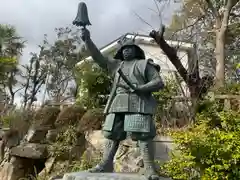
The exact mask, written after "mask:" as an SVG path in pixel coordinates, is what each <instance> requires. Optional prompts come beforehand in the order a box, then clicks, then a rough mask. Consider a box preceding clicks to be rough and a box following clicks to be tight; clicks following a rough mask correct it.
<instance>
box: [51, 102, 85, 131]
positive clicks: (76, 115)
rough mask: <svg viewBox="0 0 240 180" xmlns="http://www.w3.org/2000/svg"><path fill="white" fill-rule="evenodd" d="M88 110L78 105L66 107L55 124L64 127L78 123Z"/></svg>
mask: <svg viewBox="0 0 240 180" xmlns="http://www.w3.org/2000/svg"><path fill="white" fill-rule="evenodd" d="M85 112H86V110H85V109H84V108H83V107H81V106H78V105H72V106H69V107H66V108H64V109H63V110H62V111H61V112H60V113H59V115H58V117H57V120H56V121H55V126H56V127H57V128H58V127H64V126H69V125H71V126H72V125H76V124H78V122H79V121H80V119H81V118H82V116H83V115H84V113H85Z"/></svg>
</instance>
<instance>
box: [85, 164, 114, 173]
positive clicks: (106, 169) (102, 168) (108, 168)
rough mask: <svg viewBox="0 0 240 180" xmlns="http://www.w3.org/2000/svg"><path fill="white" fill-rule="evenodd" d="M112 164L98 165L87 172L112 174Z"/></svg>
mask: <svg viewBox="0 0 240 180" xmlns="http://www.w3.org/2000/svg"><path fill="white" fill-rule="evenodd" d="M113 170H114V168H113V164H112V165H101V164H98V165H96V166H95V167H93V168H91V169H89V170H88V172H91V173H111V172H113Z"/></svg>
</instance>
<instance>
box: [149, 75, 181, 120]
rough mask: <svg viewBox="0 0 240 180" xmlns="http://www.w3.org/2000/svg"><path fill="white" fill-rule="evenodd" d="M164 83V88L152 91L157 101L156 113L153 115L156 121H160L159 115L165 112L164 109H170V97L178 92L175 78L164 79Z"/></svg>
mask: <svg viewBox="0 0 240 180" xmlns="http://www.w3.org/2000/svg"><path fill="white" fill-rule="evenodd" d="M164 83H165V87H164V89H162V90H161V91H159V92H156V93H154V96H155V98H156V99H157V101H158V107H157V113H156V115H155V117H156V120H157V121H160V120H161V117H162V116H163V115H164V114H166V111H168V110H169V109H171V107H172V101H173V100H172V99H171V98H172V97H174V96H177V95H178V94H179V91H178V89H179V88H178V85H177V82H176V80H173V79H166V81H165V82H164Z"/></svg>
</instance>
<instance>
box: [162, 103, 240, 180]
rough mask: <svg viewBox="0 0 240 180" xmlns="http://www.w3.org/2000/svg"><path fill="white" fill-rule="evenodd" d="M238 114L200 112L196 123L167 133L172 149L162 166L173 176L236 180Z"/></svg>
mask: <svg viewBox="0 0 240 180" xmlns="http://www.w3.org/2000/svg"><path fill="white" fill-rule="evenodd" d="M239 135H240V113H239V112H235V111H228V112H226V111H219V112H217V110H216V109H214V108H212V111H211V112H210V110H208V111H207V112H206V111H204V112H202V113H201V114H199V115H198V117H197V124H195V125H191V126H189V127H187V128H186V129H184V130H178V131H174V132H172V133H171V136H172V137H173V139H174V140H175V143H176V149H175V151H174V152H173V153H172V159H171V160H170V161H169V162H168V163H167V164H165V165H164V167H163V168H164V169H165V170H167V174H168V175H169V176H171V177H173V179H179V180H185V179H186V180H188V179H204V180H207V179H231V180H234V179H236V180H237V179H239V178H240V173H239V170H240V148H239V147H240V141H239Z"/></svg>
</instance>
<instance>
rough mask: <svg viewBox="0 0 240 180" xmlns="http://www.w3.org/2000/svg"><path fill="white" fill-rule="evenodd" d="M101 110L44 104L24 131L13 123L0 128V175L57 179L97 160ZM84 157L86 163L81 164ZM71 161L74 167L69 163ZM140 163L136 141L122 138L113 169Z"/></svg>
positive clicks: (10, 179) (132, 168)
mask: <svg viewBox="0 0 240 180" xmlns="http://www.w3.org/2000/svg"><path fill="white" fill-rule="evenodd" d="M101 112H102V110H100V109H99V110H89V111H87V112H85V110H84V109H82V108H80V107H76V106H74V105H73V106H72V107H67V108H65V109H63V110H62V111H61V112H60V110H59V109H58V108H56V107H48V108H43V109H41V110H39V111H38V112H37V113H35V115H34V117H33V119H34V120H33V122H32V123H31V125H30V126H29V128H28V130H27V132H24V133H23V132H21V131H20V130H19V129H17V128H16V127H15V128H9V129H0V155H1V156H0V179H1V180H19V179H20V178H26V180H31V179H33V180H34V177H41V179H43V180H47V179H49V177H58V178H59V179H61V178H62V177H63V175H64V174H65V173H67V172H71V171H78V170H83V169H87V168H89V166H92V165H93V164H94V163H97V161H98V160H99V157H100V156H101V154H102V150H103V145H104V141H105V139H104V138H103V135H102V134H101V131H100V129H101V124H102V121H103V120H104V116H103V114H102V113H101ZM83 155H84V156H83ZM84 160H85V162H86V163H87V164H85V165H84V167H81V166H82V165H79V164H81V162H83V161H84ZM75 162H78V164H77V165H76V166H77V167H72V165H73V164H74V163H75ZM89 162H91V163H90V164H89ZM92 162H94V163H92ZM142 167H143V160H142V158H141V155H140V152H139V149H138V148H137V144H136V142H132V141H131V140H126V141H124V142H122V143H121V145H120V148H119V150H118V152H117V155H116V157H115V170H116V172H139V171H140V170H141V168H142ZM50 179H54V178H50Z"/></svg>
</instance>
